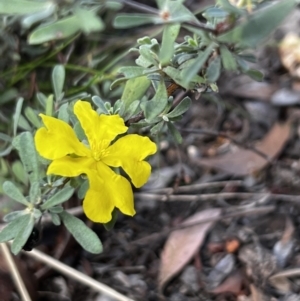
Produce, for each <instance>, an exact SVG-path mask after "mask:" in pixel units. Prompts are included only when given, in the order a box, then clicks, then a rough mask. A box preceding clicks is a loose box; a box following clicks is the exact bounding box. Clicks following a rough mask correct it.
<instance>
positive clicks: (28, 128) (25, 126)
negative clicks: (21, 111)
mask: <svg viewBox="0 0 300 301" xmlns="http://www.w3.org/2000/svg"><path fill="white" fill-rule="evenodd" d="M18 127H19V128H21V129H23V130H25V131H31V130H32V128H31V125H30V124H29V122H28V121H27V119H26V118H25V117H24V116H23V115H20V118H19V122H18Z"/></svg>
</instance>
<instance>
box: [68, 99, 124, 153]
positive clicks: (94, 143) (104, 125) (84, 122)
mask: <svg viewBox="0 0 300 301" xmlns="http://www.w3.org/2000/svg"><path fill="white" fill-rule="evenodd" d="M74 113H75V115H76V116H77V118H78V120H79V122H80V124H81V126H82V128H83V130H84V132H85V134H86V136H87V138H88V141H89V144H90V147H91V149H99V148H101V149H105V148H106V147H107V146H108V145H109V144H110V143H111V141H112V140H114V139H115V138H116V136H117V135H119V134H122V133H125V132H126V131H127V126H125V124H124V120H123V119H122V118H121V117H120V116H119V115H109V116H107V115H98V113H97V112H96V111H95V110H93V109H92V106H91V104H90V103H89V102H87V101H80V100H79V101H77V102H76V103H75V105H74Z"/></svg>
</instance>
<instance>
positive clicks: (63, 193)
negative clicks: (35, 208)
mask: <svg viewBox="0 0 300 301" xmlns="http://www.w3.org/2000/svg"><path fill="white" fill-rule="evenodd" d="M73 193H74V188H73V187H71V186H67V187H64V188H63V189H62V190H60V191H59V192H58V193H56V194H55V195H53V196H52V197H51V198H50V199H48V200H47V201H46V202H45V203H44V204H42V205H41V209H42V210H47V209H49V208H51V207H54V206H56V205H59V204H62V203H63V202H65V201H67V200H69V199H70V197H71V196H72V195H73Z"/></svg>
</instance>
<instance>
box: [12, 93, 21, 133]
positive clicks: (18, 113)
mask: <svg viewBox="0 0 300 301" xmlns="http://www.w3.org/2000/svg"><path fill="white" fill-rule="evenodd" d="M23 101H24V98H23V97H20V98H19V99H18V101H17V105H16V110H15V113H14V116H13V120H14V130H13V133H14V136H16V134H17V129H18V124H19V119H20V116H21V111H22V106H23Z"/></svg>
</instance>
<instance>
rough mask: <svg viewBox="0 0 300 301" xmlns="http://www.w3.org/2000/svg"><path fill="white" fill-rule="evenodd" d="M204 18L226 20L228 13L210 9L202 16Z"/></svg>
mask: <svg viewBox="0 0 300 301" xmlns="http://www.w3.org/2000/svg"><path fill="white" fill-rule="evenodd" d="M202 15H203V17H204V18H206V19H211V18H226V17H227V16H228V12H227V11H224V10H223V9H220V8H217V7H210V8H208V9H207V10H205V12H204V13H203V14H202Z"/></svg>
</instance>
